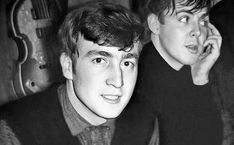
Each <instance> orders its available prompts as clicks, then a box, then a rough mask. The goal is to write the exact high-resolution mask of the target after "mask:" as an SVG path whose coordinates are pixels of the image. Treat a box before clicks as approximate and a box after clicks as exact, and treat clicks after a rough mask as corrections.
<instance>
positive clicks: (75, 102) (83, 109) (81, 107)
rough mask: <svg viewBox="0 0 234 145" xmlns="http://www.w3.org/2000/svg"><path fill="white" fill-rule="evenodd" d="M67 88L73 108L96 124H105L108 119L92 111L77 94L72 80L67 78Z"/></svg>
mask: <svg viewBox="0 0 234 145" xmlns="http://www.w3.org/2000/svg"><path fill="white" fill-rule="evenodd" d="M66 89H67V95H68V98H69V101H70V102H71V104H72V106H73V108H74V109H75V110H76V112H77V113H78V114H79V115H80V116H81V117H83V118H84V119H85V120H86V121H88V122H89V123H90V124H92V125H95V126H97V125H100V124H103V123H105V122H106V121H107V120H106V119H105V118H102V117H100V116H98V115H97V114H95V113H94V112H92V111H91V110H90V109H89V108H87V106H86V105H85V104H83V102H81V100H80V99H79V98H78V96H76V94H75V90H74V88H73V83H72V80H67V82H66Z"/></svg>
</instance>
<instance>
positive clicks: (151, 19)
mask: <svg viewBox="0 0 234 145" xmlns="http://www.w3.org/2000/svg"><path fill="white" fill-rule="evenodd" d="M147 23H148V26H149V29H150V30H151V32H152V33H154V34H159V25H160V23H159V20H158V16H156V15H155V14H153V13H151V14H150V15H149V16H148V17H147Z"/></svg>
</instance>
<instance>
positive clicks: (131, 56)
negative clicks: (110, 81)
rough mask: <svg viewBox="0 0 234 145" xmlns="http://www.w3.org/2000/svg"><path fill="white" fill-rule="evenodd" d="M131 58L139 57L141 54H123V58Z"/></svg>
mask: <svg viewBox="0 0 234 145" xmlns="http://www.w3.org/2000/svg"><path fill="white" fill-rule="evenodd" d="M129 58H134V59H139V54H137V53H127V54H126V55H124V56H123V59H129Z"/></svg>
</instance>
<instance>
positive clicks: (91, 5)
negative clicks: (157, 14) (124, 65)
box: [59, 2, 144, 55]
mask: <svg viewBox="0 0 234 145" xmlns="http://www.w3.org/2000/svg"><path fill="white" fill-rule="evenodd" d="M143 32H144V27H143V25H142V24H141V22H140V20H139V18H138V17H137V16H136V15H134V14H133V13H131V12H130V10H128V9H127V8H124V7H123V6H121V5H115V4H110V3H104V2H88V3H86V4H85V5H82V6H81V7H79V8H77V9H75V10H73V11H72V12H70V13H69V14H68V15H67V16H66V18H65V20H64V22H63V24H62V25H61V27H60V29H59V38H60V42H61V43H62V52H66V53H68V54H69V55H71V54H72V53H75V52H76V51H77V41H78V37H79V35H80V34H81V35H82V36H83V37H84V39H86V40H89V41H92V42H94V43H96V44H98V45H102V46H114V47H119V48H120V50H123V51H127V50H129V48H132V46H133V44H134V42H136V41H138V40H139V39H140V37H141V34H143Z"/></svg>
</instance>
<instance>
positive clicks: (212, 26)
mask: <svg viewBox="0 0 234 145" xmlns="http://www.w3.org/2000/svg"><path fill="white" fill-rule="evenodd" d="M208 27H209V30H211V35H218V36H221V35H220V33H219V31H218V29H217V28H216V27H215V26H214V25H213V24H211V23H208ZM208 34H209V31H208Z"/></svg>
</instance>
